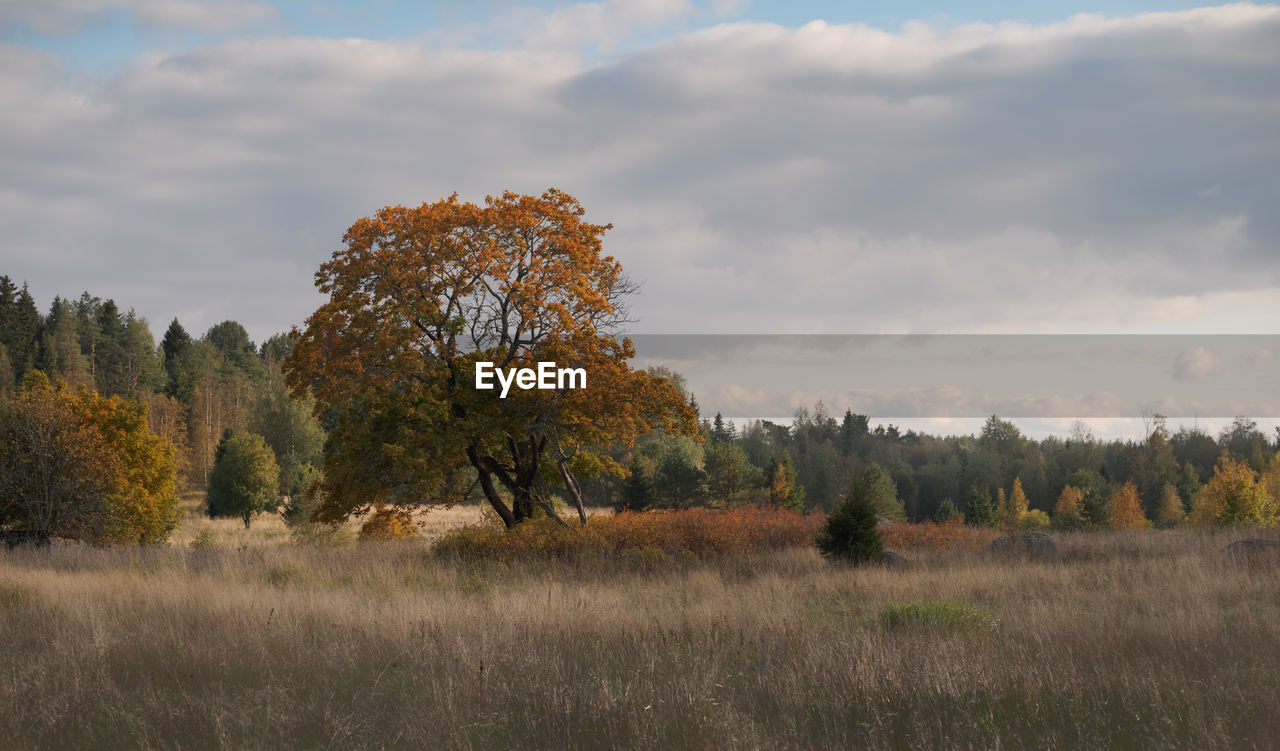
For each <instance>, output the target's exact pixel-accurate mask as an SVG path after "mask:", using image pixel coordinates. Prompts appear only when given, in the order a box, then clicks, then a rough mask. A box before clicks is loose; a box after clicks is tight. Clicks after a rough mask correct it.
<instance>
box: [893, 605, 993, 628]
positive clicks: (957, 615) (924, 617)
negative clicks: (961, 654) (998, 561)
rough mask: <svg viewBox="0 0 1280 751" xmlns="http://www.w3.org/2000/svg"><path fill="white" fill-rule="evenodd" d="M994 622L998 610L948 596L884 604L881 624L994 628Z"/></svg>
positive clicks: (911, 626) (909, 626) (904, 626)
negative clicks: (952, 600) (949, 598)
mask: <svg viewBox="0 0 1280 751" xmlns="http://www.w3.org/2000/svg"><path fill="white" fill-rule="evenodd" d="M995 622H996V619H995V611H993V610H991V609H990V608H984V607H981V606H979V605H971V604H969V603H965V602H949V601H947V600H933V601H930V602H906V603H902V604H900V605H885V606H884V608H883V609H882V610H881V611H880V625H881V626H883V627H884V628H886V629H889V630H897V629H903V628H924V629H938V630H943V631H962V630H970V629H986V628H991V627H992V626H994V625H995Z"/></svg>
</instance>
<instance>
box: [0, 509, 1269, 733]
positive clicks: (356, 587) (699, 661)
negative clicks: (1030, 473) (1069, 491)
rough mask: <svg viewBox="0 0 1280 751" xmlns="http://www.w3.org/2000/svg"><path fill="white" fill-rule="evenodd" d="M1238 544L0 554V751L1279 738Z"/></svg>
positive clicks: (1263, 604) (1206, 539)
mask: <svg viewBox="0 0 1280 751" xmlns="http://www.w3.org/2000/svg"><path fill="white" fill-rule="evenodd" d="M1237 536H1238V534H1236V535H1231V534H1222V533H1208V532H1169V533H1160V534H1153V533H1146V534H1143V533H1128V534H1124V533H1106V534H1081V535H1071V536H1066V537H1063V538H1060V539H1061V555H1060V556H1059V558H1057V559H1055V560H1051V561H1034V560H1026V559H1019V558H1010V557H993V556H990V555H987V554H985V553H981V552H974V551H964V550H949V551H933V550H923V549H922V550H917V551H913V552H909V553H908V554H909V556H910V557H913V558H915V559H916V565H915V566H914V567H912V568H910V569H907V570H890V569H881V568H868V569H852V570H851V569H846V568H839V567H833V566H830V565H828V564H827V563H826V562H824V561H823V560H821V559H820V558H819V557H818V556H817V555H816V553H814V552H813V551H811V550H807V549H796V550H793V551H788V552H784V553H778V554H772V555H768V556H760V557H755V558H733V557H725V558H720V559H717V560H715V561H712V562H703V563H699V562H689V561H684V562H680V563H677V564H673V565H672V566H670V567H667V568H664V569H661V570H657V571H647V572H634V571H628V570H625V569H621V568H617V567H604V569H601V568H599V567H583V566H573V565H567V564H551V563H547V564H537V565H529V566H525V567H512V566H509V565H500V564H483V563H481V564H467V563H462V562H457V561H448V560H440V559H438V558H437V557H435V556H432V555H431V554H430V553H429V552H428V550H427V547H426V545H425V544H424V543H368V544H357V545H350V546H345V547H341V548H324V547H308V546H298V545H289V544H279V545H258V546H234V547H231V546H228V547H221V548H214V549H191V548H188V547H182V546H173V547H170V548H160V549H110V550H97V549H54V550H52V551H16V552H13V553H9V554H3V553H0V746H4V747H14V748H40V747H57V748H71V747H98V748H155V747H163V748H218V747H229V748H282V747H289V748H292V747H307V748H315V747H334V748H350V747H404V748H503V747H508V748H509V747H516V748H616V747H640V748H656V747H664V748H665V747H670V748H796V747H808V748H855V747H873V748H1052V747H1059V748H1097V747H1128V748H1225V747H1237V748H1269V747H1275V745H1276V744H1277V742H1280V710H1277V706H1278V705H1277V699H1280V678H1278V676H1280V577H1278V576H1277V573H1278V572H1280V568H1277V563H1276V562H1275V561H1270V562H1266V561H1255V562H1247V561H1242V560H1238V559H1233V558H1231V557H1229V556H1227V555H1225V554H1223V553H1222V548H1223V546H1224V545H1226V544H1227V543H1228V542H1230V541H1231V540H1232V539H1235V537H1237Z"/></svg>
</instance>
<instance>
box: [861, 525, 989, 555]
mask: <svg viewBox="0 0 1280 751" xmlns="http://www.w3.org/2000/svg"><path fill="white" fill-rule="evenodd" d="M999 534H1000V533H999V532H998V531H997V530H994V529H991V528H989V527H971V526H966V525H964V524H962V523H960V520H958V519H956V520H953V521H948V522H943V523H941V524H940V523H938V522H933V521H927V522H921V523H919V524H909V523H906V522H900V523H896V524H882V525H880V537H881V539H883V540H884V547H885V549H886V550H900V549H904V548H929V549H934V550H950V549H961V550H964V549H967V550H982V549H984V548H986V547H987V546H988V545H990V544H991V541H992V540H994V539H995V538H996V537H998V536H999Z"/></svg>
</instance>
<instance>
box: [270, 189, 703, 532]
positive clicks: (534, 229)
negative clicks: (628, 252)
mask: <svg viewBox="0 0 1280 751" xmlns="http://www.w3.org/2000/svg"><path fill="white" fill-rule="evenodd" d="M584 213H585V212H584V210H583V208H582V206H581V205H580V204H579V203H578V202H577V201H576V200H575V199H574V198H573V197H571V196H569V195H568V194H566V193H563V192H561V191H558V190H554V189H553V190H548V191H547V192H546V193H543V194H542V195H541V196H527V195H517V194H514V193H509V192H508V193H504V194H503V195H502V196H500V197H497V198H494V197H489V198H487V199H486V201H485V203H484V204H483V205H476V204H472V203H469V202H464V201H460V200H459V199H458V197H457V196H456V195H454V196H451V197H449V198H446V199H444V200H441V201H437V202H436V203H430V204H423V205H422V206H420V207H417V208H406V207H403V206H390V207H387V208H384V209H383V210H381V211H379V212H378V213H377V214H375V215H374V216H372V217H368V218H364V219H360V220H359V221H357V222H356V223H355V224H353V225H352V226H351V228H350V229H349V230H348V231H347V233H346V235H345V236H344V238H343V240H344V243H345V247H344V248H342V249H340V250H338V251H337V252H335V253H334V255H333V258H332V259H331V260H330V261H328V262H327V263H325V264H324V265H322V266H321V267H320V270H319V272H318V273H317V274H316V284H317V286H318V287H319V289H320V291H321V292H322V293H324V294H326V295H328V300H327V302H325V303H324V304H323V305H322V306H321V307H320V309H319V310H317V311H316V312H315V313H314V314H312V315H311V317H310V318H309V319H308V320H307V325H306V329H305V330H304V331H302V332H300V333H299V336H298V339H297V342H296V345H295V348H294V351H293V354H292V356H291V357H290V358H289V360H288V361H287V362H286V369H287V375H288V379H289V383H290V385H291V386H292V387H293V389H294V392H295V394H297V395H303V394H306V393H308V392H310V393H311V394H313V395H314V397H315V399H316V403H317V407H318V410H319V412H320V413H321V414H322V415H323V416H324V418H325V421H326V423H327V424H328V425H331V426H332V430H331V432H330V434H329V437H328V441H327V443H326V447H325V457H324V464H325V483H326V486H325V490H326V494H325V497H326V502H325V505H324V507H322V508H321V509H320V510H319V512H318V517H319V518H321V519H328V520H336V519H342V518H345V517H346V516H348V515H350V514H351V513H353V512H355V511H358V510H364V509H367V508H369V507H370V506H371V504H374V503H378V502H388V503H392V504H398V505H415V504H433V503H449V502H452V501H453V500H455V499H457V498H458V497H460V496H461V494H462V492H463V490H464V489H465V488H466V486H467V485H468V483H469V482H471V481H472V479H473V478H474V481H476V482H478V484H479V485H480V487H481V489H482V491H483V492H484V495H485V497H486V498H487V499H488V501H489V503H490V504H491V505H492V506H493V508H494V509H495V510H496V511H497V513H498V514H499V515H500V516H501V517H502V519H503V522H504V523H505V524H506V525H507V526H508V527H513V526H515V525H517V524H519V523H520V522H522V521H524V520H526V519H529V518H531V517H532V516H533V513H534V507H535V505H536V504H537V503H538V502H539V501H544V502H545V500H546V492H545V491H546V488H547V487H549V486H550V485H553V484H560V483H563V484H564V485H565V487H566V488H567V489H568V490H569V491H570V492H571V494H573V491H574V489H575V488H576V486H575V484H574V476H573V475H574V472H575V471H599V470H601V469H616V470H619V471H620V470H621V468H620V467H616V466H614V465H615V464H616V462H614V461H613V460H612V459H610V458H609V457H608V456H606V455H604V454H603V453H602V452H601V450H600V449H601V448H602V447H604V446H606V445H607V444H611V443H615V442H621V443H624V444H626V443H630V442H632V441H634V439H635V438H636V437H637V436H638V435H640V434H642V433H645V432H647V431H649V430H651V429H652V428H653V427H655V426H661V427H664V428H666V429H667V430H670V431H673V432H685V433H693V432H695V431H696V422H695V420H696V413H695V411H694V410H693V409H692V407H691V406H690V405H689V403H688V402H687V401H686V400H685V398H684V395H683V393H682V392H681V391H680V390H679V389H678V387H677V386H676V385H675V384H673V383H672V382H670V381H669V380H667V379H664V378H662V377H660V376H657V375H654V374H651V373H648V372H645V371H643V370H636V369H633V368H631V367H630V366H629V365H628V363H627V361H628V360H629V359H630V358H632V357H633V356H634V354H635V353H634V349H633V348H632V345H631V342H630V340H628V339H626V338H618V337H616V336H615V335H616V334H617V333H619V329H620V327H621V325H622V324H623V323H625V322H626V309H625V307H624V306H623V305H622V298H623V297H624V296H625V295H626V294H627V293H629V292H631V291H632V290H633V285H632V284H630V283H629V282H628V280H627V279H626V277H625V276H624V275H623V273H622V267H621V265H620V264H619V263H618V262H617V261H615V260H614V259H613V258H612V257H610V256H607V255H603V254H602V237H603V235H604V233H605V232H606V231H607V230H608V229H609V228H610V226H609V225H597V224H590V223H588V222H586V221H584V220H583V215H584ZM479 361H490V362H493V363H494V364H495V365H496V366H497V367H499V368H513V367H534V366H536V364H537V363H538V362H544V361H549V362H555V363H557V365H558V366H560V367H572V368H582V369H584V370H585V371H586V373H587V374H588V380H587V386H586V388H580V389H563V390H551V391H539V390H529V391H512V392H511V393H510V394H508V396H507V398H505V399H503V398H499V396H498V394H497V392H496V391H483V390H477V389H476V388H475V384H474V374H475V363H476V362H479ZM495 480H496V482H495ZM500 489H501V492H500ZM574 495H576V494H574ZM508 498H509V499H510V503H508V500H507V499H508ZM579 506H580V504H579ZM579 511H580V513H581V508H579ZM582 519H583V520H585V514H583V515H582Z"/></svg>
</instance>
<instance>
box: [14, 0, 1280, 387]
mask: <svg viewBox="0 0 1280 751" xmlns="http://www.w3.org/2000/svg"><path fill="white" fill-rule="evenodd" d="M85 4H87V3H80V4H77V3H71V2H69V0H68V2H64V3H59V4H56V5H53V6H49V7H50V8H54V9H55V10H56V8H59V7H64V6H66V7H69V6H75V5H85ZM98 5H100V6H102V7H107V6H110V5H112V3H108V2H105V0H104V2H101V3H98ZM131 5H134V6H136V10H137V12H138V13H143V12H144V10H145V9H146V8H151V9H152V11H151V12H152V15H153V17H154V18H156V19H157V20H156V23H173V24H179V25H181V24H188V25H195V26H199V25H202V24H203V25H212V26H217V25H218V24H220V23H223V21H219V20H218V19H217V18H215V17H213V16H209V17H207V18H204V19H203V20H202V18H201V17H200V13H203V12H204V11H203V9H205V8H206V6H208V7H212V5H210V4H208V3H197V2H181V3H178V2H163V3H162V2H159V0H157V2H155V3H139V4H131ZM217 5H218V7H219V8H221V9H222V10H220V11H219V12H222V11H223V10H225V11H226V12H227V13H228V15H227V16H226V18H227V19H230V20H227V21H226V23H232V21H233V20H234V19H235V18H237V17H243V18H242V21H243V20H244V18H249V17H251V16H252V15H253V14H254V13H258V12H259V10H261V9H259V8H258V7H257V4H255V3H249V2H244V3H233V4H217ZM685 5H686V4H685V3H682V2H674V1H672V2H666V1H663V2H658V1H656V0H655V1H654V2H647V3H642V4H636V3H618V2H613V3H602V4H587V5H584V6H582V7H570V8H562V9H560V10H559V11H557V13H560V14H561V15H559V16H557V15H555V14H552V15H546V16H543V17H540V18H536V19H530V20H529V22H528V24H527V27H528V29H529V34H528V35H527V37H526V38H525V39H524V40H523V41H522V42H520V43H518V44H515V45H513V46H511V47H510V48H508V49H500V50H477V49H461V48H453V47H449V46H448V45H442V44H441V43H440V39H439V36H438V35H433V36H432V37H431V39H432V41H431V42H429V43H428V42H414V41H398V42H391V41H370V40H359V39H350V40H333V39H320V38H306V37H275V38H252V39H250V38H243V39H233V40H229V41H223V42H219V43H215V44H208V45H205V46H201V47H198V48H195V49H191V50H187V51H183V52H175V53H163V52H153V53H148V54H145V55H142V56H139V57H138V58H136V59H133V60H131V61H129V62H128V64H126V65H123V66H120V67H119V68H117V69H114V70H112V71H109V72H102V73H98V74H92V75H85V74H73V73H71V72H69V71H68V70H66V69H64V68H63V67H62V65H61V63H60V61H59V60H58V59H57V58H56V57H54V56H52V55H50V54H49V53H47V52H44V51H40V50H37V49H34V48H31V47H26V46H21V45H13V44H10V45H5V46H0V107H2V108H3V110H4V111H5V112H6V113H7V114H6V117H5V118H3V120H0V150H2V152H3V159H4V163H5V170H4V172H3V175H2V176H0V223H2V224H3V226H4V227H5V228H6V238H5V242H4V244H3V249H2V250H0V266H2V267H3V268H2V269H0V273H7V274H9V275H11V276H15V277H17V278H19V279H26V280H28V281H30V283H31V285H32V289H33V292H35V294H37V296H38V297H39V299H40V301H41V304H42V305H47V303H48V300H49V298H51V297H52V295H53V294H55V293H58V294H64V295H67V294H71V295H75V294H78V293H79V292H80V291H81V290H83V289H89V290H91V291H93V292H94V293H95V294H99V295H102V296H111V297H115V298H116V299H117V300H119V301H120V302H122V303H123V304H125V305H132V306H136V307H137V308H138V310H139V313H141V314H144V315H147V316H150V317H151V318H152V319H153V322H154V323H157V327H159V326H162V325H163V323H164V322H165V321H167V318H168V317H169V316H173V315H177V316H179V317H180V318H181V319H182V320H183V321H184V323H187V324H188V326H189V328H192V329H194V330H196V331H202V330H203V329H204V328H205V327H207V326H209V325H211V324H213V323H216V322H217V321H219V320H222V319H224V318H228V317H234V318H237V319H239V320H241V321H242V322H244V323H245V324H246V325H247V326H248V327H249V328H250V331H251V332H252V333H253V334H254V335H255V336H256V337H258V338H261V337H263V336H266V335H268V334H269V333H271V332H274V331H277V330H281V329H285V328H287V327H288V326H289V325H290V324H293V323H301V322H302V320H303V319H304V318H305V317H306V315H307V314H309V313H310V311H311V310H313V309H314V307H315V305H316V304H317V302H318V299H317V297H316V294H315V293H314V291H313V290H312V286H311V277H312V273H313V272H314V270H315V268H316V267H317V266H318V264H319V263H320V262H321V261H323V260H325V259H326V258H327V257H328V256H329V254H330V253H331V252H332V251H333V250H335V249H336V248H337V247H338V243H339V240H340V237H341V235H342V232H343V231H344V230H345V228H346V227H347V226H348V225H349V224H350V223H351V222H352V221H354V220H355V219H357V218H358V217H361V216H365V215H368V214H370V213H372V212H374V211H376V210H377V209H378V208H380V207H381V206H383V205H386V204H396V203H403V204H417V203H420V202H422V201H430V200H435V199H437V198H439V197H441V196H444V195H448V194H449V193H451V192H453V191H455V190H456V191H459V192H460V193H461V195H462V196H463V197H464V198H467V199H471V200H480V199H482V198H483V197H484V196H485V195H486V194H491V193H498V192H501V191H502V190H504V189H512V190H517V191H521V192H540V191H541V190H543V189H545V188H547V187H549V186H555V187H559V188H561V189H564V190H566V191H568V192H570V193H572V194H573V195H575V196H577V197H578V198H579V199H580V200H581V201H582V202H583V203H584V205H585V206H586V207H587V209H588V218H589V219H592V220H595V221H599V222H613V223H614V225H615V226H616V229H615V230H614V231H613V232H612V233H611V234H610V235H609V237H608V238H607V240H606V244H607V248H608V250H609V251H610V252H611V253H612V254H614V255H615V256H617V257H618V258H619V259H620V260H621V261H622V262H623V264H624V265H625V267H626V268H627V269H628V271H629V272H630V273H631V275H632V276H634V277H635V278H637V279H638V280H641V281H643V282H644V288H643V292H642V293H641V295H640V296H639V297H638V298H637V299H635V300H634V301H633V309H634V311H635V312H636V313H637V314H638V315H639V316H640V317H641V319H642V321H641V323H640V328H641V329H642V330H648V331H662V332H681V331H699V332H869V333H878V332H890V331H892V332H926V333H933V332H947V331H950V332H954V331H992V332H1001V331H1078V332H1097V331H1254V332H1271V331H1273V330H1274V325H1275V321H1276V320H1280V265H1278V264H1277V263H1276V260H1277V248H1280V218H1277V217H1280V214H1277V213H1276V212H1275V211H1274V207H1275V206H1276V205H1278V204H1280V142H1277V140H1276V138H1275V134H1276V133H1280V104H1278V103H1280V9H1277V8H1275V7H1270V6H1254V5H1248V4H1240V5H1229V6H1224V7H1220V8H1206V9H1202V10H1196V11H1189V12H1179V13H1163V14H1149V15H1142V16H1137V17H1132V18H1120V19H1112V18H1099V17H1084V16H1082V17H1076V18H1073V19H1070V20H1068V21H1065V22H1062V23H1058V24H1053V25H1049V26H1038V27H1031V26H1023V25H1018V24H999V25H970V26H962V27H958V28H940V27H935V26H930V25H928V24H924V23H914V24H908V25H907V26H905V27H904V28H903V29H902V30H901V31H898V32H887V31H882V30H878V29H874V28H870V27H866V26H857V25H853V26H832V25H826V24H823V23H820V22H815V23H811V24H808V25H806V26H803V27H801V28H797V29H791V28H784V27H780V26H775V25H768V24H722V25H718V26H715V27H712V28H709V29H705V30H702V31H697V32H692V33H685V34H681V35H678V36H675V37H671V38H668V39H666V40H665V41H660V42H657V43H654V44H650V45H647V46H643V47H640V48H637V49H625V50H624V51H621V52H617V53H616V54H612V55H610V56H608V57H606V58H604V59H595V58H590V57H584V56H583V55H581V54H580V53H579V52H578V51H577V48H576V47H575V45H579V44H581V43H582V38H581V35H580V34H578V33H577V31H580V30H581V29H584V28H587V29H592V30H593V31H592V32H591V33H592V34H596V35H604V36H607V35H608V34H607V32H608V30H609V26H610V24H619V25H624V26H627V28H631V27H637V28H644V27H645V26H646V25H652V24H660V23H663V22H664V21H665V20H668V19H670V18H672V17H675V16H678V15H679V14H681V13H684V12H686V11H687V9H686V7H685ZM162 6H163V7H165V8H169V9H170V10H172V12H169V11H164V12H161V10H159V9H161V8H162ZM180 6H181V7H180ZM33 7H37V8H40V7H42V6H33ZM95 7H96V6H95ZM181 8H187V9H188V10H191V11H192V13H191V15H190V16H188V17H187V20H185V21H184V20H182V17H181V14H180V13H179V12H178V11H179V10H180V9H181ZM35 12H36V11H33V13H35ZM40 12H42V13H48V14H52V15H45V16H37V15H29V16H28V17H26V18H25V20H24V21H23V22H24V23H28V24H45V25H47V26H49V27H50V28H55V27H57V26H58V24H59V23H63V22H64V21H65V22H66V23H73V21H74V18H76V17H77V16H74V15H72V16H67V17H66V18H69V19H72V20H66V19H65V18H64V19H63V20H62V21H60V20H59V18H58V16H57V15H56V13H54V11H53V10H48V11H40ZM166 13H167V14H168V15H165V14H166ZM574 14H577V15H574ZM5 18H6V20H7V21H11V20H12V18H13V15H12V12H9V11H6V16H5ZM165 18H168V19H170V20H168V21H165V20H164V19H165ZM250 20H252V19H250ZM597 27H599V28H598V29H597ZM619 38H621V37H619ZM155 319H164V320H161V321H158V322H157V321H156V320H155ZM1191 370H1194V368H1191ZM1191 370H1189V371H1188V372H1191Z"/></svg>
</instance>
